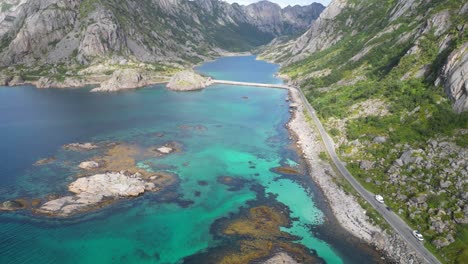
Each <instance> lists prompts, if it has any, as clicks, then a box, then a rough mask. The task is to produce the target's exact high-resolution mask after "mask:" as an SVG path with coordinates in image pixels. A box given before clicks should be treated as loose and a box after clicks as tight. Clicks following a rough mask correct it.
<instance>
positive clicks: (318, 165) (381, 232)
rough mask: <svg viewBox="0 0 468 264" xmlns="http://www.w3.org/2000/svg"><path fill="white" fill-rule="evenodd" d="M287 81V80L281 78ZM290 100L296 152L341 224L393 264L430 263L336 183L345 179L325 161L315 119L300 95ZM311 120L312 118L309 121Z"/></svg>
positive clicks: (296, 93) (291, 92)
mask: <svg viewBox="0 0 468 264" xmlns="http://www.w3.org/2000/svg"><path fill="white" fill-rule="evenodd" d="M280 78H282V79H283V80H284V81H287V80H285V79H286V78H284V76H280ZM288 91H289V99H290V102H291V103H295V104H296V106H297V107H296V109H295V110H294V111H293V112H292V113H291V118H290V120H289V121H288V122H287V124H286V128H287V129H288V131H289V133H290V135H291V139H292V140H293V143H294V144H295V148H296V149H297V150H298V151H299V155H300V156H301V157H302V158H303V159H304V161H305V163H306V166H307V168H308V173H309V177H311V178H312V180H313V181H314V182H315V183H316V184H317V186H318V188H319V189H320V190H321V191H322V193H323V196H324V197H325V203H327V204H328V206H329V207H330V209H331V212H332V214H333V216H334V217H335V219H336V221H337V222H338V224H339V225H340V226H341V227H342V228H344V229H345V230H346V231H347V232H349V233H350V234H351V235H353V236H354V237H356V238H358V239H359V240H361V241H363V242H364V243H367V244H368V245H370V246H371V247H374V248H375V249H376V250H377V251H380V252H382V253H383V256H382V258H383V259H385V260H386V261H390V262H391V263H413V264H417V263H426V262H425V261H424V260H423V259H422V258H421V256H419V255H418V254H417V253H416V252H415V251H414V250H413V249H412V248H411V247H410V246H409V245H408V244H407V243H406V241H405V240H403V238H402V237H401V236H400V235H398V234H397V233H396V232H395V231H394V230H393V229H383V228H382V227H380V226H378V225H376V224H373V223H371V222H370V218H369V217H368V216H367V215H366V213H367V211H366V210H365V209H364V208H363V207H362V206H361V205H360V204H359V202H358V198H359V196H356V195H354V194H349V193H347V192H346V191H345V190H344V189H343V187H342V186H340V185H339V184H338V183H336V180H339V179H340V180H341V179H344V178H343V176H341V175H340V174H339V173H338V172H336V170H335V168H334V167H333V166H332V163H331V161H329V160H322V159H321V158H320V153H322V152H323V153H327V151H326V149H325V145H324V143H323V140H322V137H321V135H320V133H319V132H318V130H317V127H316V126H315V124H313V123H312V122H313V121H312V120H309V119H310V118H311V117H308V115H307V116H306V114H305V112H306V110H305V108H304V102H303V101H302V99H301V96H300V94H299V91H298V90H296V89H294V88H289V89H288ZM307 117H308V118H307ZM327 156H328V155H327Z"/></svg>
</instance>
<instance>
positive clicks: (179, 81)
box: [166, 71, 211, 91]
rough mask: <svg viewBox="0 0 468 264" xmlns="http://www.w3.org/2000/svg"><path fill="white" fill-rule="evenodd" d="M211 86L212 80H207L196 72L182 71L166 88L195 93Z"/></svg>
mask: <svg viewBox="0 0 468 264" xmlns="http://www.w3.org/2000/svg"><path fill="white" fill-rule="evenodd" d="M210 84H211V79H210V78H205V77H203V76H201V75H199V74H197V73H195V72H194V71H182V72H179V73H177V74H176V75H174V76H173V77H172V78H171V80H170V81H169V83H168V84H167V86H166V87H167V88H169V89H171V90H174V91H194V90H200V89H203V88H205V87H207V86H209V85H210Z"/></svg>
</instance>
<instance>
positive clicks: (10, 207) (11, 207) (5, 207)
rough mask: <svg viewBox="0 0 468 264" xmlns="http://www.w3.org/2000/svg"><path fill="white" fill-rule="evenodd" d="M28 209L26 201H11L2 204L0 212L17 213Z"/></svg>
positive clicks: (0, 204)
mask: <svg viewBox="0 0 468 264" xmlns="http://www.w3.org/2000/svg"><path fill="white" fill-rule="evenodd" d="M26 207H27V204H26V202H25V201H24V200H11V201H5V202H3V203H0V211H16V210H21V209H25V208H26Z"/></svg>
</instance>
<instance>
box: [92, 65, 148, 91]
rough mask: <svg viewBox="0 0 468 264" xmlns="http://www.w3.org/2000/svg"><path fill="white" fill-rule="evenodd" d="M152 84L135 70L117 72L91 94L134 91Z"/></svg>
mask: <svg viewBox="0 0 468 264" xmlns="http://www.w3.org/2000/svg"><path fill="white" fill-rule="evenodd" d="M151 83H152V82H151V81H150V80H149V79H148V78H147V77H146V76H144V75H143V74H142V73H141V72H140V71H139V70H137V69H125V70H117V71H115V72H114V73H113V74H112V77H111V78H110V79H109V80H107V81H105V82H103V83H102V84H101V86H100V87H98V88H95V89H93V90H91V92H115V91H120V90H125V89H135V88H140V87H143V86H146V85H149V84H151Z"/></svg>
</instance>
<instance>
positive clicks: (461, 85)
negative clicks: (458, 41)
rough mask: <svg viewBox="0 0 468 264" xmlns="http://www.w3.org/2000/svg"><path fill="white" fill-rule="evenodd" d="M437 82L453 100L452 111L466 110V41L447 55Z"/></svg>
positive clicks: (467, 76)
mask: <svg viewBox="0 0 468 264" xmlns="http://www.w3.org/2000/svg"><path fill="white" fill-rule="evenodd" d="M439 84H442V85H443V86H444V87H445V92H446V93H447V95H448V96H449V97H450V99H451V100H452V101H454V104H453V110H454V111H456V112H458V113H461V112H464V111H467V110H468V42H465V43H464V44H463V45H462V46H461V47H460V48H459V49H457V50H455V51H453V52H452V53H451V54H450V55H449V57H448V59H447V63H446V64H445V66H444V67H443V69H442V74H441V75H440V77H439V78H438V79H437V81H436V85H439Z"/></svg>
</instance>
